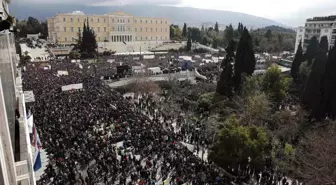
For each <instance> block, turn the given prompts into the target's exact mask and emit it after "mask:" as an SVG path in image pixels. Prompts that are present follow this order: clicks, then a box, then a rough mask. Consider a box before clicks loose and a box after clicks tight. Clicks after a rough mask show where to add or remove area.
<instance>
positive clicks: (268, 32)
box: [265, 30, 272, 41]
mask: <svg viewBox="0 0 336 185" xmlns="http://www.w3.org/2000/svg"><path fill="white" fill-rule="evenodd" d="M265 37H266V38H267V40H268V41H271V39H272V31H271V30H267V32H266V33H265Z"/></svg>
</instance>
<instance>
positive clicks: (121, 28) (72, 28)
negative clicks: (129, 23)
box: [63, 26, 168, 32]
mask: <svg viewBox="0 0 336 185" xmlns="http://www.w3.org/2000/svg"><path fill="white" fill-rule="evenodd" d="M80 30H81V28H80V27H78V28H77V30H76V32H79V31H80ZM126 30H127V31H132V28H130V27H128V28H127V27H125V26H118V32H125V31H126ZM145 30H146V32H148V31H150V32H153V30H154V29H153V28H145ZM160 30H161V32H163V28H161V29H158V28H155V32H158V31H160ZM63 31H64V32H67V27H64V28H63ZM70 31H71V32H75V28H74V27H71V28H70ZM94 31H96V32H100V31H103V32H106V31H107V29H106V27H104V28H100V27H98V28H94ZM112 31H114V27H112ZM134 31H135V32H138V29H137V28H134ZM164 31H165V32H168V28H165V29H164ZM140 32H143V29H142V28H140Z"/></svg>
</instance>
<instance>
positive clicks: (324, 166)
mask: <svg viewBox="0 0 336 185" xmlns="http://www.w3.org/2000/svg"><path fill="white" fill-rule="evenodd" d="M320 125H321V124H320ZM335 140H336V129H335V123H334V122H332V123H328V122H327V123H326V124H325V126H323V127H322V128H316V129H313V130H311V131H309V132H307V133H306V134H305V137H304V139H303V140H302V141H301V142H300V143H299V145H298V146H297V147H296V152H295V156H296V157H295V159H296V162H297V165H296V166H298V169H294V170H293V172H294V178H299V179H302V180H301V182H303V183H304V184H307V185H315V184H335V183H336V174H335V164H336V158H335V155H336V142H335Z"/></svg>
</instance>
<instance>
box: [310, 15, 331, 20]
mask: <svg viewBox="0 0 336 185" xmlns="http://www.w3.org/2000/svg"><path fill="white" fill-rule="evenodd" d="M335 20H336V15H330V16H326V17H313V18H309V19H307V21H335Z"/></svg>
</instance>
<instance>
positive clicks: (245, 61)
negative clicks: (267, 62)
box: [234, 28, 256, 90]
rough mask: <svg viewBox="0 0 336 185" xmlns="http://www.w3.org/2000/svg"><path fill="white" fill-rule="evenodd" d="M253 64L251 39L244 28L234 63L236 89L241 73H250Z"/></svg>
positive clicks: (237, 88) (254, 62)
mask: <svg viewBox="0 0 336 185" xmlns="http://www.w3.org/2000/svg"><path fill="white" fill-rule="evenodd" d="M255 64H256V60H255V57H254V50H253V46H252V39H251V36H250V34H249V32H248V30H247V29H246V28H245V29H244V31H243V34H242V36H241V38H240V40H239V43H238V47H237V52H236V61H235V65H234V71H235V72H234V84H235V88H236V90H239V88H240V84H241V82H242V81H241V79H242V74H243V73H245V74H246V75H248V76H250V75H252V74H253V71H254V68H255Z"/></svg>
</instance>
